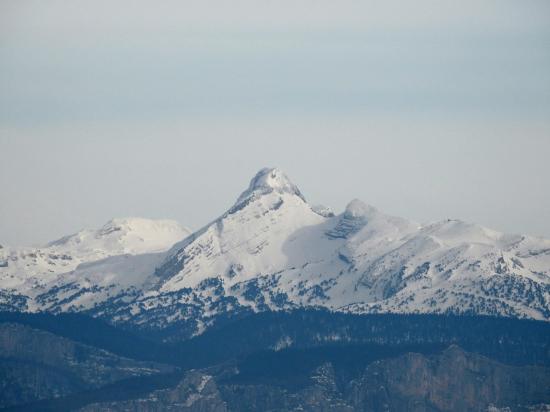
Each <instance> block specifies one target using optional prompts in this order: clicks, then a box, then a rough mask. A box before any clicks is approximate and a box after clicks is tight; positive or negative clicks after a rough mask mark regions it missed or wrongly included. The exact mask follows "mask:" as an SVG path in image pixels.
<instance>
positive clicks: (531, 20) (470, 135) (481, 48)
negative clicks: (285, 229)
mask: <svg viewBox="0 0 550 412" xmlns="http://www.w3.org/2000/svg"><path fill="white" fill-rule="evenodd" d="M0 89H1V90H2V93H1V94H0V145H1V149H2V150H1V151H2V162H1V163H0V173H1V176H0V183H1V185H2V188H3V193H2V195H1V196H2V199H1V200H2V201H1V203H0V243H2V242H8V243H15V244H21V243H34V242H42V241H45V240H48V239H51V238H53V237H56V236H59V235H62V234H64V233H66V232H71V231H75V230H78V229H79V228H81V227H82V226H98V225H100V224H101V223H102V222H103V221H104V220H107V219H108V218H110V217H112V216H120V215H132V214H139V215H144V216H151V217H172V218H176V219H178V220H180V221H181V222H182V223H184V224H186V225H189V226H191V227H193V228H197V227H199V226H200V225H202V224H204V223H206V221H207V220H208V219H210V218H213V217H214V216H215V215H216V214H217V213H220V212H222V211H223V209H224V208H225V207H226V206H228V204H229V203H231V201H233V200H234V199H233V198H234V197H235V196H236V195H237V194H238V192H239V191H240V190H242V189H243V187H244V186H246V183H247V180H248V179H249V178H250V177H251V174H253V173H254V172H255V171H256V169H258V168H259V167H262V166H265V165H274V166H279V167H282V168H284V169H286V170H287V171H288V173H289V174H290V175H291V177H292V178H294V180H296V183H298V184H299V185H300V186H301V188H302V189H303V191H304V192H305V193H306V195H307V194H308V193H310V194H311V195H310V196H309V197H312V198H313V200H315V201H317V202H323V203H326V204H328V205H331V206H334V207H335V208H336V209H341V208H342V207H343V206H344V205H345V203H346V201H347V200H349V199H351V198H353V197H361V198H363V199H364V200H365V201H367V202H371V203H373V204H375V205H377V206H379V207H380V208H383V209H386V210H388V211H389V212H392V213H396V214H401V215H403V216H406V217H410V218H413V219H417V220H428V219H438V218H443V217H448V216H452V217H460V218H464V219H466V220H474V221H479V222H480V223H483V224H487V225H489V226H493V227H495V228H497V229H501V230H508V231H514V232H528V233H533V234H539V235H545V236H547V237H550V223H548V222H550V215H549V213H550V212H548V211H549V210H550V193H549V192H550V190H549V189H548V188H547V186H548V185H547V183H546V182H545V178H547V176H549V175H550V173H549V170H548V162H547V159H548V157H549V156H550V143H549V142H550V121H549V120H548V119H550V5H549V3H548V2H546V1H533V0H529V1H524V2H516V1H481V2H480V1H475V2H474V1H464V2H456V1H418V2H408V1H389V2H373V1H372V2H371V1H361V2H360V1H351V0H349V1H341V2H333V1H330V2H329V1H298V2H289V1H279V2H268V1H236V2H224V1H216V2H213V1H178V2H176V1H166V2H161V3H158V2H151V1H137V2H134V1H132V2H130V1H119V2H107V1H95V2H84V1H24V0H23V1H11V0H4V1H2V2H1V3H0Z"/></svg>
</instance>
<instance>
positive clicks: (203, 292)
mask: <svg viewBox="0 0 550 412" xmlns="http://www.w3.org/2000/svg"><path fill="white" fill-rule="evenodd" d="M322 210H325V209H319V208H312V207H311V206H310V205H309V204H308V203H307V202H306V201H305V199H304V196H303V195H302V194H301V192H300V191H299V190H298V189H297V188H296V186H295V185H294V184H292V183H291V182H290V181H289V180H288V178H287V177H286V176H285V175H284V173H282V172H281V171H280V170H277V169H264V170H262V171H260V172H259V173H258V175H257V176H256V177H254V179H252V182H251V184H250V186H249V188H248V189H247V190H246V191H245V192H244V193H243V194H242V195H241V196H240V197H239V198H238V200H237V202H236V203H235V205H234V206H233V207H231V208H230V209H229V210H228V212H226V213H225V214H224V215H223V216H221V217H220V218H218V219H216V220H215V221H213V222H212V223H210V224H209V225H207V226H206V227H204V228H203V229H201V230H200V231H198V232H196V233H195V234H193V235H192V236H190V237H188V238H187V239H185V240H184V241H183V242H180V243H178V244H176V245H175V246H174V247H173V248H172V250H171V251H170V252H169V256H168V257H167V259H166V260H165V261H164V262H163V264H162V265H160V266H159V267H158V268H157V270H156V276H157V277H158V280H157V284H156V285H155V286H154V287H153V288H152V289H151V290H149V291H147V292H145V293H144V294H143V295H142V296H140V297H139V298H138V299H137V300H136V301H135V302H132V303H130V304H129V305H124V306H122V307H119V309H118V310H117V311H116V315H115V317H116V318H117V319H119V320H132V321H136V322H143V323H147V322H153V323H154V324H159V325H162V324H165V323H166V322H170V321H173V320H176V319H198V320H199V330H200V327H204V326H205V325H207V324H208V321H209V319H211V318H212V317H215V316H217V315H220V314H224V313H226V312H227V311H235V310H243V309H251V310H255V311H259V310H280V309H285V308H293V307H301V306H322V307H327V308H330V309H332V310H339V311H350V312H356V313H371V312H399V313H410V312H414V313H444V312H453V313H476V314H491V315H503V316H515V317H528V318H535V319H550V310H549V308H550V305H549V302H550V241H548V240H544V239H538V238H533V237H528V236H520V235H505V234H502V233H499V232H496V231H493V230H489V229H486V228H483V227H481V226H478V225H474V224H468V223H465V222H461V221H458V220H446V221H443V222H438V223H434V224H430V225H420V224H418V223H415V222H411V221H408V220H406V219H401V218H397V217H393V216H388V215H386V214H384V213H382V212H380V211H378V210H377V209H376V208H374V207H372V206H369V205H366V204H365V203H363V202H361V201H359V200H353V201H352V202H350V203H349V205H348V206H347V208H346V210H345V211H344V212H343V213H342V214H340V215H338V216H334V215H333V214H331V213H324V212H322Z"/></svg>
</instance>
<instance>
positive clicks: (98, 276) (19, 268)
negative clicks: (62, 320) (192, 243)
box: [0, 217, 191, 309]
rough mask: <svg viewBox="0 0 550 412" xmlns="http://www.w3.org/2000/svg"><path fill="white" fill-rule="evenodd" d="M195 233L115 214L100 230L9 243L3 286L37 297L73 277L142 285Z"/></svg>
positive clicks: (3, 255)
mask: <svg viewBox="0 0 550 412" xmlns="http://www.w3.org/2000/svg"><path fill="white" fill-rule="evenodd" d="M190 233H191V232H190V231H189V229H187V228H185V227H183V226H181V225H180V224H179V223H177V222H175V221H172V220H151V219H143V218H134V217H133V218H123V219H112V220H110V221H109V222H107V223H106V224H105V225H104V226H103V227H102V228H100V229H97V230H91V229H84V230H82V231H80V232H78V233H75V234H73V235H69V236H65V237H63V238H61V239H58V240H55V241H53V242H50V243H48V244H46V245H44V246H42V247H37V248H10V247H4V248H2V249H0V266H3V267H0V289H1V290H7V291H8V293H9V292H10V291H11V292H16V293H19V294H22V295H26V296H30V297H34V296H36V295H38V294H39V293H42V292H44V291H46V290H48V289H49V288H51V287H54V286H55V287H59V286H60V285H63V284H66V283H68V282H82V283H83V285H86V286H90V285H107V284H108V285H113V284H117V285H118V284H120V285H122V286H130V285H139V284H141V283H143V281H144V278H146V277H147V276H148V275H150V274H151V272H152V271H153V270H154V267H155V265H157V264H158V263H160V261H162V259H163V258H164V253H165V252H166V251H167V250H168V249H169V248H170V247H171V246H172V245H173V244H174V243H175V242H177V241H179V240H181V239H182V238H185V237H187V236H188V235H189V234H190ZM136 256H138V257H136ZM2 262H3V263H4V265H2ZM144 272H146V273H144ZM0 303H1V301H0ZM33 303H34V302H32V301H31V308H35V309H36V308H37V306H36V305H35V304H33Z"/></svg>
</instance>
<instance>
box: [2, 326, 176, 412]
mask: <svg viewBox="0 0 550 412" xmlns="http://www.w3.org/2000/svg"><path fill="white" fill-rule="evenodd" d="M0 354H1V355H0V356H1V358H0V392H1V393H2V396H0V407H4V406H8V405H11V404H16V403H25V402H30V401H34V400H38V399H44V398H54V397H59V396H65V395H68V394H70V393H73V392H76V391H80V390H84V389H90V388H97V387H100V386H103V385H105V384H108V383H111V382H115V381H118V380H121V379H127V378H132V377H137V376H146V375H151V374H155V373H161V372H170V371H172V370H173V367H171V366H167V365H161V364H158V363H154V362H140V361H135V360H132V359H128V358H123V357H120V356H117V355H114V354H112V353H109V352H107V351H104V350H101V349H97V348H94V347H91V346H87V345H83V344H80V343H77V342H74V341H71V340H69V339H65V338H63V337H59V336H56V335H54V334H52V333H49V332H45V331H42V330H37V329H33V328H30V327H27V326H23V325H20V324H10V323H2V324H0Z"/></svg>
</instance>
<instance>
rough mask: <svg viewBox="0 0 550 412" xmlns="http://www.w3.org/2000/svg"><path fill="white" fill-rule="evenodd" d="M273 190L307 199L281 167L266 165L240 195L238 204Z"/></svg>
mask: <svg viewBox="0 0 550 412" xmlns="http://www.w3.org/2000/svg"><path fill="white" fill-rule="evenodd" d="M272 192H276V193H280V194H283V193H289V194H292V195H296V196H298V197H299V198H300V199H302V200H303V201H304V202H305V201H306V199H305V198H304V196H303V195H302V193H301V192H300V189H298V187H297V186H296V185H295V184H294V183H292V182H291V181H290V179H289V178H288V176H287V175H286V174H285V173H284V172H283V171H282V170H281V169H278V168H269V167H265V168H263V169H261V170H260V171H259V172H258V173H256V175H255V176H254V177H253V178H252V180H251V181H250V185H249V186H248V189H246V190H245V191H244V192H243V193H242V194H241V195H240V196H239V199H238V200H237V204H239V203H241V202H243V201H245V200H247V199H249V198H250V197H251V196H252V195H254V194H260V195H263V194H268V193H272Z"/></svg>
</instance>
